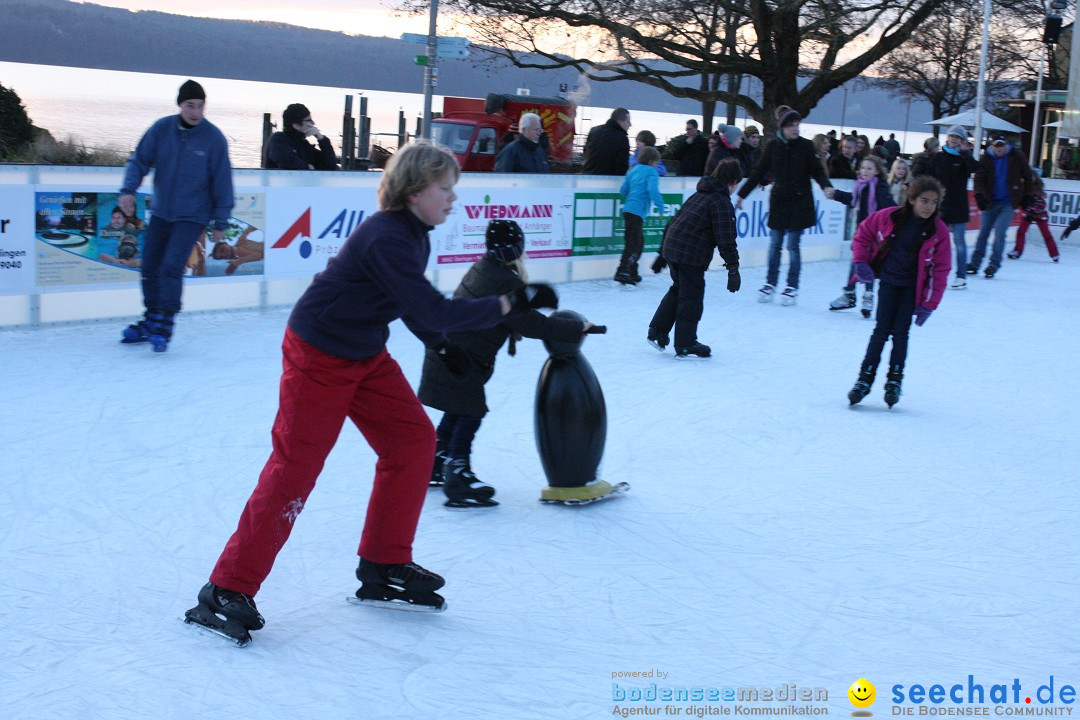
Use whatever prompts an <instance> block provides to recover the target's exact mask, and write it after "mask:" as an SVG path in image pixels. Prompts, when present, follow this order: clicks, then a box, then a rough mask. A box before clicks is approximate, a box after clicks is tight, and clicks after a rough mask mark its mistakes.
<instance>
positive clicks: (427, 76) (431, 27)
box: [423, 0, 989, 139]
mask: <svg viewBox="0 0 1080 720" xmlns="http://www.w3.org/2000/svg"><path fill="white" fill-rule="evenodd" d="M987 2H989V0H987ZM438 12H439V0H431V10H430V11H429V17H428V38H427V48H426V50H427V64H426V65H425V66H424V127H423V133H424V137H426V138H429V139H430V138H431V96H432V94H433V93H434V90H435V83H436V82H437V81H436V80H435V78H436V77H438V74H439V71H438V69H437V68H436V66H435V59H436V57H437V49H436V43H437V42H438V40H437V39H436V38H437V35H436V33H435V25H436V22H437V20H438Z"/></svg>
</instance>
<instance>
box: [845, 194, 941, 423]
mask: <svg viewBox="0 0 1080 720" xmlns="http://www.w3.org/2000/svg"><path fill="white" fill-rule="evenodd" d="M943 195H944V191H943V190H942V189H941V183H939V182H938V181H937V180H935V179H934V178H933V177H931V176H929V175H922V176H920V177H917V178H915V179H914V180H912V181H911V185H910V186H908V196H907V202H905V203H904V204H903V205H902V206H900V207H899V208H887V209H885V210H878V211H877V212H876V213H874V214H873V215H871V216H870V217H868V218H867V219H866V222H864V223H862V224H861V225H859V229H858V230H857V231H856V233H855V239H854V240H853V241H852V250H851V254H852V259H853V260H854V262H855V274H856V276H857V277H858V280H859V282H862V283H869V282H873V280H874V278H875V277H879V278H881V287H880V298H879V299H878V308H877V324H876V325H875V326H874V332H873V334H871V336H870V342H869V343H868V344H867V346H866V355H865V357H864V358H863V361H862V365H860V366H859V378H858V380H857V381H856V382H855V386H854V387H852V388H851V391H850V392H849V393H848V402H849V403H851V404H852V405H855V404H856V403H858V402H861V401H862V399H863V398H864V397H866V396H867V394H869V392H870V386H871V385H873V384H874V376H875V375H876V374H877V368H878V364H879V363H880V362H881V353H882V351H883V350H884V348H885V342H886V341H887V340H888V339H889V338H890V337H892V353H891V354H890V356H889V376H888V382H886V383H885V402H886V404H888V406H889V407H890V408H891V407H892V406H893V405H895V404H896V403H897V401H898V400H899V399H900V384H901V381H902V380H903V378H904V365H905V363H906V361H907V346H908V332H909V331H910V330H911V322H912V318H913V317H914V319H915V324H916V325H918V326H920V327H922V324H923V323H925V322H926V321H927V319H928V318H929V317H930V314H931V313H932V312H933V311H934V310H936V309H937V306H938V303H940V302H941V296H942V295H943V294H944V293H945V284H946V283H947V282H948V280H949V271H950V270H951V269H952V251H951V247H950V244H949V228H948V226H946V225H945V223H944V221H942V219H941V218H940V217H938V207H939V206H940V204H941V199H942V196H943Z"/></svg>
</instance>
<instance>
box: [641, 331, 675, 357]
mask: <svg viewBox="0 0 1080 720" xmlns="http://www.w3.org/2000/svg"><path fill="white" fill-rule="evenodd" d="M645 339H646V340H648V341H649V344H650V345H652V346H653V347H654V348H656V349H657V350H659V351H660V352H664V350H665V349H667V346H668V343H670V342H671V337H670V336H669V335H668V334H667V333H662V332H660V331H659V330H657V329H656V328H654V327H652V326H651V325H650V326H649V334H648V335H646V336H645Z"/></svg>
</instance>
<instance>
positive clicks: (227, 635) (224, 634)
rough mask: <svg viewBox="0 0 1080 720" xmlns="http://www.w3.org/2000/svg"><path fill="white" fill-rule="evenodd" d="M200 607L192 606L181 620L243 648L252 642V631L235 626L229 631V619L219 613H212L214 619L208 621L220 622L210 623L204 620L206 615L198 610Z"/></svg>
mask: <svg viewBox="0 0 1080 720" xmlns="http://www.w3.org/2000/svg"><path fill="white" fill-rule="evenodd" d="M198 609H199V608H192V609H191V610H188V611H187V612H186V613H184V617H183V618H181V620H183V622H184V624H185V625H190V626H191V627H193V628H195V629H197V630H202V631H203V632H206V633H210V634H211V635H217V636H218V637H220V638H224V639H226V640H228V641H229V642H230V643H232V644H233V645H235V646H236V647H240V648H242V647H247V646H248V645H250V644H251V633H250V632H248V631H247V630H244V629H242V628H234V629H233V631H232V632H229V631H228V630H227V629H226V628H227V627H228V621H227V620H222V619H220V618H219V617H218V616H217V615H212V616H211V617H212V618H213V620H209V621H208V622H215V623H218V624H217V625H208V624H206V622H203V620H205V619H206V617H205V615H203V614H200V613H197V612H196V610H198Z"/></svg>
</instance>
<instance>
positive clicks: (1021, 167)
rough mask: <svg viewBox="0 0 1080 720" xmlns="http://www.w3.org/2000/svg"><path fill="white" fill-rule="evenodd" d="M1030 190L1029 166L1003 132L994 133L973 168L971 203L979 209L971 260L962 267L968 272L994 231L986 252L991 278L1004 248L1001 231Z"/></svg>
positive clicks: (976, 268) (975, 265)
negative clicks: (973, 187) (973, 189)
mask: <svg viewBox="0 0 1080 720" xmlns="http://www.w3.org/2000/svg"><path fill="white" fill-rule="evenodd" d="M1030 192H1031V168H1030V167H1028V164H1027V158H1025V157H1024V153H1023V152H1022V151H1020V150H1018V149H1016V148H1014V147H1013V146H1012V145H1010V144H1009V141H1008V140H1007V139H1006V138H1005V135H1003V134H1002V133H998V134H997V135H994V141H993V142H992V143H991V144H990V146H989V147H988V148H986V152H985V153H983V156H982V157H981V158H979V166H978V168H977V169H976V170H975V204H976V205H978V206H979V209H980V210H982V217H981V218H980V220H979V236H978V237H977V238H975V249H974V250H972V251H971V262H970V263H968V266H967V268H966V270H967V274H968V275H975V274H977V273H978V272H979V265H980V263H982V259H983V256H984V255H985V254H986V241H987V240H989V238H990V231H991V230H992V231H993V232H994V246H993V249H992V250H991V252H990V264H989V265H987V266H986V277H988V278H992V277H994V275H996V274H997V271H998V268H999V267H1001V256H1002V254H1004V252H1005V233H1006V232H1008V230H1009V224H1010V223H1012V217H1013V213H1014V212H1015V210H1016V208H1018V207H1021V206H1023V205H1024V200H1025V199H1026V198H1027V195H1028V194H1029V193H1030Z"/></svg>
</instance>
